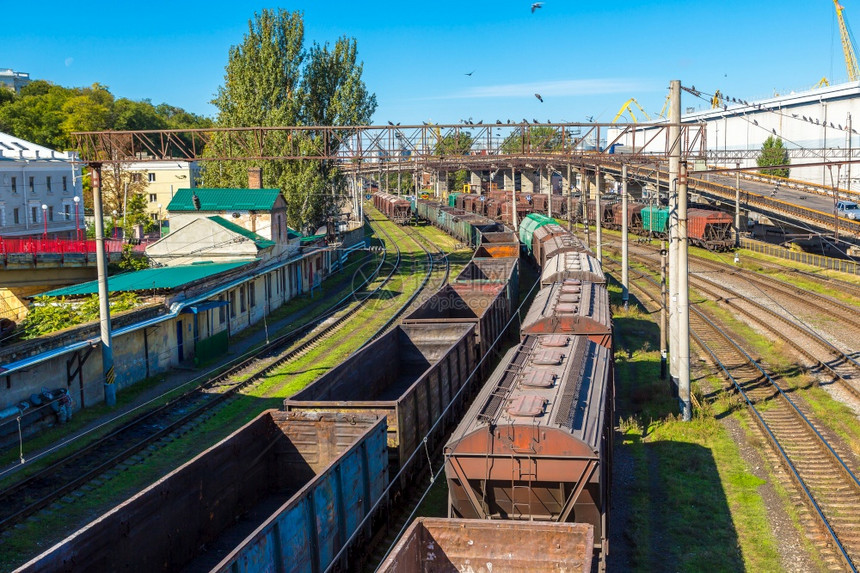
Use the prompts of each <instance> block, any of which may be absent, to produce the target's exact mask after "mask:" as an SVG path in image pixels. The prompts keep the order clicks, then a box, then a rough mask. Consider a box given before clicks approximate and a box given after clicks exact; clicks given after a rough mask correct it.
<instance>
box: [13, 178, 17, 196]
mask: <svg viewBox="0 0 860 573" xmlns="http://www.w3.org/2000/svg"><path fill="white" fill-rule="evenodd" d="M17 192H18V178H17V177H13V178H12V193H17Z"/></svg>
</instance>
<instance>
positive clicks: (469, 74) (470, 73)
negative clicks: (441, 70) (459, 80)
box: [463, 70, 475, 76]
mask: <svg viewBox="0 0 860 573" xmlns="http://www.w3.org/2000/svg"><path fill="white" fill-rule="evenodd" d="M474 73H475V70H472V71H471V72H469V73H468V74H463V75H464V76H471V75H472V74H474Z"/></svg>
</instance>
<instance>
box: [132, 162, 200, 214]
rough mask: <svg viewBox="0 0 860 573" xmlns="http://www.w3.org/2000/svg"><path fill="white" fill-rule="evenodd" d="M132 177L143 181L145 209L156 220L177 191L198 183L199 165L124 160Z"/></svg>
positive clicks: (194, 163)
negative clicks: (144, 186)
mask: <svg viewBox="0 0 860 573" xmlns="http://www.w3.org/2000/svg"><path fill="white" fill-rule="evenodd" d="M122 168H123V169H124V170H125V171H128V172H130V173H131V177H132V179H133V180H135V181H142V182H144V183H146V189H145V190H144V191H143V193H144V195H145V196H146V212H147V213H148V214H149V216H150V217H151V218H152V219H153V220H156V219H158V218H161V219H164V218H166V216H167V206H168V205H169V204H170V201H172V200H173V196H174V195H175V194H176V192H177V191H178V190H179V189H180V188H182V189H193V188H194V187H197V180H198V179H199V178H200V166H199V165H198V164H197V162H196V161H181V160H176V161H136V162H133V163H127V164H123V166H122Z"/></svg>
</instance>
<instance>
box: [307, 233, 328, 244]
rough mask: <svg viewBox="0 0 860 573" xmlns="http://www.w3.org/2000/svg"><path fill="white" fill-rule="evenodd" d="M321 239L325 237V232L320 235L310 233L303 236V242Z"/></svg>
mask: <svg viewBox="0 0 860 573" xmlns="http://www.w3.org/2000/svg"><path fill="white" fill-rule="evenodd" d="M319 239H325V233H322V234H319V235H308V236H307V237H302V242H303V243H311V242H313V241H317V240H319Z"/></svg>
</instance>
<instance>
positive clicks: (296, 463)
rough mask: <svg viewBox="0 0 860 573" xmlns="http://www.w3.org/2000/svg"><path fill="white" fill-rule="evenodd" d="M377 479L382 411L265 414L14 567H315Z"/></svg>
mask: <svg viewBox="0 0 860 573" xmlns="http://www.w3.org/2000/svg"><path fill="white" fill-rule="evenodd" d="M388 476H389V474H388V458H387V453H386V446H385V420H384V418H380V417H378V416H367V415H365V416H349V417H347V416H342V415H338V414H308V413H286V412H279V411H277V410H268V411H266V412H264V413H262V414H260V415H259V416H258V417H257V418H255V419H254V420H252V421H251V422H249V423H248V424H246V425H245V426H243V427H242V428H240V429H239V430H237V431H236V432H234V433H233V434H231V435H230V436H228V437H227V438H225V439H224V440H222V441H221V442H219V443H218V444H216V445H215V446H212V447H211V448H209V449H207V450H206V451H205V452H203V453H202V454H200V455H198V456H197V457H196V458H194V459H193V460H191V461H190V462H188V463H186V464H184V465H182V466H180V467H179V468H178V469H176V470H174V471H172V472H170V473H169V474H168V475H167V476H165V477H164V478H162V479H160V480H158V481H157V482H156V483H154V484H153V485H151V486H150V487H148V488H146V489H145V490H143V491H142V492H140V493H138V494H137V495H135V496H133V497H132V498H131V499H129V500H128V501H126V502H124V503H123V504H121V505H119V506H117V507H116V508H115V509H113V510H111V511H110V512H108V513H107V514H105V515H103V516H101V517H99V518H98V519H96V520H95V521H93V522H91V523H90V524H89V525H87V526H86V527H84V528H83V529H80V530H79V531H77V532H76V533H75V534H73V535H72V536H70V537H68V538H66V539H65V540H63V541H61V542H60V543H58V544H57V545H55V546H54V547H52V548H51V549H49V550H48V551H46V552H45V553H43V554H42V555H40V556H38V557H36V558H35V559H33V560H32V561H30V562H29V563H26V564H25V565H23V566H22V567H21V568H20V569H19V571H21V572H24V571H26V572H37V571H45V572H48V571H50V572H52V573H53V572H57V571H69V572H71V571H82V572H86V571H92V572H94V573H95V572H101V571H178V570H197V571H199V570H205V571H210V570H214V571H219V572H225V573H226V572H227V571H230V572H241V571H263V570H270V571H280V570H284V569H286V570H289V571H293V570H308V571H311V570H312V571H321V570H324V569H325V568H326V567H328V566H329V565H331V564H332V563H333V558H334V556H335V555H336V554H337V553H338V551H340V550H341V549H342V548H343V546H344V543H345V541H346V540H347V539H348V538H349V537H350V536H351V535H352V533H353V532H355V531H357V530H358V524H359V523H360V522H361V520H362V519H363V518H364V517H365V516H367V515H368V513H369V512H370V511H371V508H372V507H374V505H376V502H377V501H378V500H380V499H381V496H382V495H383V492H384V491H385V488H386V487H387V485H388ZM368 529H369V528H368ZM362 531H363V535H360V536H358V537H356V539H355V541H354V542H353V545H352V547H353V548H357V550H358V554H360V553H361V550H363V547H361V544H362V543H364V542H366V540H367V539H369V536H370V532H369V531H367V530H365V529H364V528H362ZM353 553H354V552H351V551H349V550H348V551H347V552H346V553H344V555H347V558H346V559H351V558H352V557H353ZM346 559H345V560H344V561H346ZM341 566H345V563H342V564H341Z"/></svg>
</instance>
